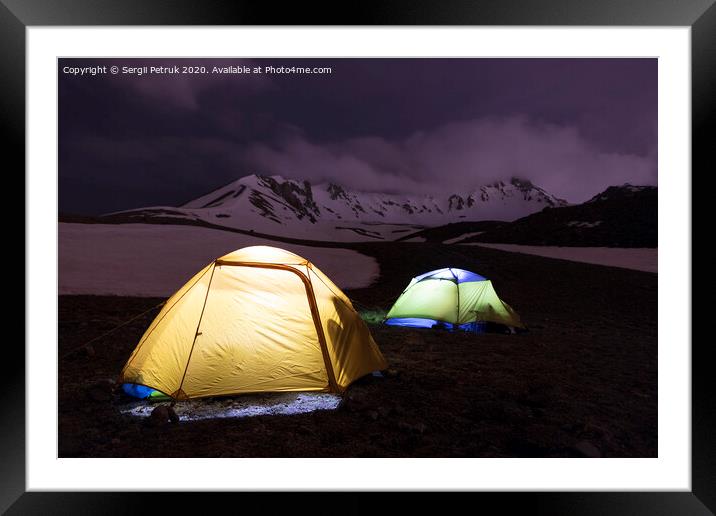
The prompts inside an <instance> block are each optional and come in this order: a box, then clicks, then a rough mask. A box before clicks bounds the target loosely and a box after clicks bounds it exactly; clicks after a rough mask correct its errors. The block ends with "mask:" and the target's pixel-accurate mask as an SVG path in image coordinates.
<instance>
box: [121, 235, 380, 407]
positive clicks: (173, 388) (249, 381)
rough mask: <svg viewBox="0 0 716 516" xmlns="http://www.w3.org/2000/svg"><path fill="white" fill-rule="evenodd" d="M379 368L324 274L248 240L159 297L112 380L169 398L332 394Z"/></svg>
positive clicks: (346, 303)
mask: <svg viewBox="0 0 716 516" xmlns="http://www.w3.org/2000/svg"><path fill="white" fill-rule="evenodd" d="M386 367H387V363H386V361H385V359H384V358H383V355H382V354H381V352H380V350H379V349H378V346H377V345H376V343H375V342H374V341H373V338H372V337H371V335H370V332H369V331H368V328H367V327H366V325H365V323H364V322H363V321H362V319H361V318H360V316H359V315H358V313H357V312H356V311H355V310H354V308H353V305H352V304H351V302H350V300H349V299H348V298H347V297H346V295H345V294H344V293H343V292H341V290H340V289H339V288H338V287H337V286H336V285H335V284H334V283H333V282H332V281H331V280H330V279H328V277H327V276H326V275H325V274H323V273H322V272H321V271H320V270H319V269H318V268H317V267H315V266H314V265H313V264H311V263H310V262H309V261H308V260H306V259H304V258H301V257H300V256H297V255H295V254H293V253H290V252H288V251H285V250H283V249H277V248H275V247H268V246H255V247H246V248H244V249H239V250H238V251H234V252H233V253H229V254H227V255H226V256H222V257H221V258H218V259H217V260H214V261H213V262H211V263H210V264H209V265H207V266H206V267H204V269H202V270H201V271H199V273H197V274H196V275H195V276H194V277H193V278H192V279H191V280H189V282H188V283H187V284H186V285H184V286H183V287H182V288H181V289H179V291H177V292H176V293H175V294H174V295H173V296H172V297H170V298H169V299H168V300H167V303H166V304H165V305H164V307H163V309H162V311H161V312H160V313H159V314H158V315H157V317H156V318H155V320H154V321H153V322H152V324H151V325H150V326H149V328H148V329H147V331H146V332H145V333H144V336H143V337H142V339H141V340H140V341H139V344H138V345H137V347H136V348H135V350H134V352H133V353H132V355H131V356H130V357H129V360H128V361H127V364H126V365H125V366H124V369H123V370H122V373H121V375H120V382H121V383H122V384H123V385H124V386H125V391H127V392H129V393H133V394H134V395H137V392H140V393H141V394H140V395H139V397H146V396H149V395H150V394H159V393H163V394H165V395H168V396H171V397H172V398H174V399H188V398H200V397H206V396H220V395H229V394H240V393H248V392H267V391H328V392H340V391H343V390H344V389H345V388H346V387H348V385H350V384H351V382H353V381H354V380H356V379H358V378H360V377H361V376H364V375H366V374H368V373H370V372H372V371H376V370H381V369H385V368H386ZM127 386H129V389H128V388H126V387H127ZM130 390H133V392H130Z"/></svg>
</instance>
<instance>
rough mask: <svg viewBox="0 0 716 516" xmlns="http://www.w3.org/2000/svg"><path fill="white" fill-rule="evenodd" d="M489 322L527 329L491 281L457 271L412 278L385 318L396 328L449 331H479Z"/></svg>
mask: <svg viewBox="0 0 716 516" xmlns="http://www.w3.org/2000/svg"><path fill="white" fill-rule="evenodd" d="M486 322H493V323H497V324H503V325H505V326H509V327H513V328H524V325H523V324H522V321H521V320H520V316H519V315H518V314H517V312H515V311H514V310H513V309H512V308H511V307H510V305H508V304H507V303H505V302H504V301H502V300H501V299H500V298H499V297H498V296H497V293H496V292H495V289H494V287H493V286H492V282H491V281H490V280H489V279H487V278H485V277H483V276H480V275H479V274H475V273H474V272H470V271H466V270H464V269H455V268H444V269H437V270H434V271H430V272H426V273H425V274H421V275H420V276H416V277H415V278H413V279H412V280H411V281H410V284H409V285H408V287H407V288H406V289H405V290H404V291H403V293H402V294H401V295H400V297H399V298H398V299H397V301H396V302H395V304H393V307H392V308H391V309H390V311H389V312H388V314H387V315H386V318H385V324H389V325H394V326H410V327H414V328H432V327H435V326H443V327H446V328H447V329H450V330H456V329H461V330H476V329H477V328H478V327H479V325H480V324H481V323H486Z"/></svg>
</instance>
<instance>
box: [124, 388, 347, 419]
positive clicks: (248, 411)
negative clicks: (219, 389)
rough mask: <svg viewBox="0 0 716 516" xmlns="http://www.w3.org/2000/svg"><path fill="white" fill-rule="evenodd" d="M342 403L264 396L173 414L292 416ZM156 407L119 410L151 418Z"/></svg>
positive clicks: (192, 403)
mask: <svg viewBox="0 0 716 516" xmlns="http://www.w3.org/2000/svg"><path fill="white" fill-rule="evenodd" d="M340 403H341V397H340V396H338V395H336V394H328V393H312V392H287V393H264V394H256V395H243V396H240V397H236V398H217V399H195V400H187V401H180V402H177V404H176V405H175V406H174V411H175V412H176V413H177V416H179V420H180V421H199V420H202V419H218V418H241V417H255V416H273V415H281V416H290V415H294V414H306V413H309V412H316V411H319V410H335V409H337V408H338V406H339V405H340ZM156 407H157V404H152V403H146V402H134V403H131V404H129V405H127V406H126V407H125V408H123V409H120V412H122V413H123V414H128V415H130V416H135V417H148V416H149V415H151V413H152V410H154V409H155V408H156Z"/></svg>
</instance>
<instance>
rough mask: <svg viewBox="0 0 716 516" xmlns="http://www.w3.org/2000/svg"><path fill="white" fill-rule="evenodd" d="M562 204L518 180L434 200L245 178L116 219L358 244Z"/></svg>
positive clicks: (508, 218)
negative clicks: (189, 198) (187, 199)
mask: <svg viewBox="0 0 716 516" xmlns="http://www.w3.org/2000/svg"><path fill="white" fill-rule="evenodd" d="M566 204H567V203H566V202H565V201H564V200H562V199H558V198H557V197H555V196H553V195H550V194H549V193H547V192H545V191H544V190H542V189H541V188H539V187H537V186H535V185H533V184H532V183H530V182H529V181H526V180H522V179H518V178H513V179H512V180H510V181H509V182H503V181H498V182H495V183H491V184H487V185H483V186H480V187H477V188H475V189H473V190H469V191H467V192H463V193H455V194H452V195H445V196H440V197H437V196H431V195H422V196H421V195H401V194H387V193H379V192H363V191H356V190H350V189H348V188H344V187H342V186H341V185H338V184H335V183H320V184H315V185H312V184H311V183H310V182H308V181H298V180H294V179H285V178H283V177H281V176H275V175H274V176H260V175H249V176H245V177H242V178H241V179H238V180H236V181H233V182H231V183H229V184H227V185H225V186H222V187H221V188H218V189H216V190H213V191H212V192H209V193H207V194H205V195H202V196H201V197H198V198H196V199H194V200H192V201H190V202H188V203H186V204H184V205H182V206H180V207H167V206H154V207H148V208H143V209H139V210H130V211H126V212H121V215H122V216H123V217H125V218H127V217H128V218H129V219H130V220H132V219H135V220H137V221H143V222H154V221H158V220H153V219H161V220H162V221H164V222H166V219H176V218H179V219H184V221H183V222H186V221H196V222H208V223H211V224H215V225H221V226H226V227H230V228H237V229H242V230H252V231H255V232H257V233H266V234H272V235H279V236H291V237H294V238H310V239H314V240H329V239H330V240H337V241H360V240H373V239H380V240H394V239H396V238H399V237H400V236H402V235H403V234H405V233H407V232H410V231H414V230H415V229H420V228H423V227H427V226H438V225H442V224H447V223H450V222H458V221H461V220H505V221H511V220H515V219H517V218H520V217H523V216H525V215H528V214H530V213H534V212H537V211H540V210H542V209H543V208H545V207H560V206H565V205H566ZM117 215H119V214H117V213H115V214H112V216H117Z"/></svg>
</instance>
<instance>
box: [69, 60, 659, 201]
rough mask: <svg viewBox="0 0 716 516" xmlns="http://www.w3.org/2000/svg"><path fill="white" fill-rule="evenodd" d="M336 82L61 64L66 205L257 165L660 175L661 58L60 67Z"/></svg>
mask: <svg viewBox="0 0 716 516" xmlns="http://www.w3.org/2000/svg"><path fill="white" fill-rule="evenodd" d="M98 63H101V64H107V65H112V64H116V65H118V66H141V65H143V64H149V65H159V64H164V65H172V64H175V63H178V64H180V65H181V64H192V65H204V66H213V65H217V66H225V65H227V64H233V65H239V64H246V65H249V66H259V65H262V66H265V65H266V64H272V65H273V66H281V65H296V66H330V67H331V68H332V70H333V73H332V74H330V75H300V76H299V75H266V74H261V75H259V74H244V75H188V76H186V75H182V76H170V75H161V76H157V75H143V76H140V77H137V76H129V75H122V74H118V75H115V76H112V75H105V76H94V77H86V76H85V77H76V76H69V75H66V74H62V73H60V92H59V93H60V97H59V100H60V178H59V179H60V209H61V210H63V211H70V212H81V213H102V212H108V211H113V210H119V209H126V208H132V207H138V206H146V205H153V204H154V205H156V204H178V203H181V202H184V201H186V200H188V199H190V198H193V197H196V196H198V195H200V194H201V193H204V192H205V191H207V190H209V189H211V188H213V187H216V186H218V185H220V184H222V183H225V182H228V181H231V180H233V179H236V178H238V177H240V176H243V175H246V174H249V173H267V174H280V175H283V176H285V177H295V178H301V179H303V178H306V179H310V180H314V181H321V180H333V181H336V182H339V183H342V184H346V185H348V186H351V187H354V188H362V189H369V190H386V191H387V190H390V191H416V192H430V191H433V192H438V191H442V190H449V191H451V190H463V189H465V188H472V187H475V186H478V185H480V184H483V183H485V182H487V181H492V180H495V179H502V178H507V177H510V176H512V175H516V176H521V177H526V178H528V179H531V180H532V181H533V182H535V183H536V184H538V185H540V186H543V187H544V188H546V189H547V190H549V191H551V192H553V193H555V194H556V195H559V196H563V197H566V198H567V199H569V200H572V201H580V200H583V199H585V198H588V197H590V196H591V195H593V194H594V193H596V192H597V191H599V190H601V189H603V188H605V187H606V186H608V185H610V184H620V183H623V182H632V183H652V184H655V183H656V129H657V127H656V120H657V118H656V117H657V112H656V105H657V97H656V94H657V84H656V73H657V64H656V60H653V59H643V60H639V59H592V60H589V59H531V60H530V59H444V60H442V59H433V60H425V59H406V60H396V59H375V60H370V59H350V60H341V59H328V60H327V59H320V60H319V59H316V60H305V59H302V60H285V59H270V60H269V59H258V60H252V61H246V60H217V61H212V60H109V59H108V60H61V61H60V67H61V68H62V67H63V66H67V65H71V66H87V65H91V64H98Z"/></svg>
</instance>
